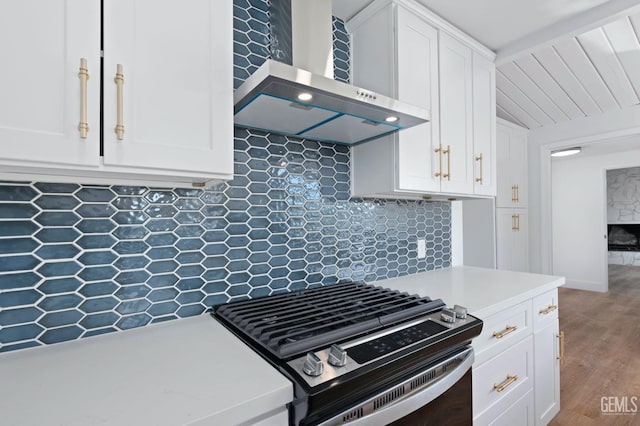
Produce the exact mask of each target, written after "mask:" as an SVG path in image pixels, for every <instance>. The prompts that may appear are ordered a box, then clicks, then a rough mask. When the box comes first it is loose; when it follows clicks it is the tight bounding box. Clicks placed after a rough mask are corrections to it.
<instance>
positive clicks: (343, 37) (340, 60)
mask: <svg viewBox="0 0 640 426" xmlns="http://www.w3.org/2000/svg"><path fill="white" fill-rule="evenodd" d="M350 72H351V36H350V35H349V33H348V32H347V28H346V27H345V25H344V21H343V20H342V19H340V18H338V17H337V16H334V17H333V78H334V79H336V80H338V81H342V82H344V83H349V82H350V81H351V78H350V76H351V74H350Z"/></svg>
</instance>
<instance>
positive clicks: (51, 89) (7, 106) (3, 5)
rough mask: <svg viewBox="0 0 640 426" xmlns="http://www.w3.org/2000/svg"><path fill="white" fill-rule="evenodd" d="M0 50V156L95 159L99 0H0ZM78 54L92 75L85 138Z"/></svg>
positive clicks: (73, 161) (9, 159)
mask: <svg viewBox="0 0 640 426" xmlns="http://www.w3.org/2000/svg"><path fill="white" fill-rule="evenodd" d="M0 55H1V56H2V61H3V65H2V67H0V93H1V95H0V160H2V162H3V163H5V164H7V163H10V164H18V165H19V164H23V163H22V162H23V161H28V162H36V163H40V164H42V165H44V163H47V164H55V165H57V166H58V167H60V166H63V165H65V164H66V165H88V166H98V164H99V160H100V158H99V153H100V146H99V144H100V136H99V134H100V122H99V117H100V103H99V102H100V1H99V0H66V1H65V0H21V1H2V2H0ZM80 58H85V59H87V69H88V74H89V77H90V78H89V80H88V81H87V92H86V95H87V96H86V105H87V118H88V119H87V121H88V125H89V132H88V134H87V137H86V139H83V138H81V137H80V131H79V130H78V124H79V123H80V112H81V101H83V100H82V99H81V80H80V78H79V69H80ZM14 160H15V161H14Z"/></svg>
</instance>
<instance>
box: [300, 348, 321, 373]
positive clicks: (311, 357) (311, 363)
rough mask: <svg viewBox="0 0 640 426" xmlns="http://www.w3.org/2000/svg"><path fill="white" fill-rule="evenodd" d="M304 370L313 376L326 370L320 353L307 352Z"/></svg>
mask: <svg viewBox="0 0 640 426" xmlns="http://www.w3.org/2000/svg"><path fill="white" fill-rule="evenodd" d="M302 371H304V374H306V375H307V376H311V377H316V376H319V375H321V374H322V372H323V371H324V364H323V363H322V360H321V359H320V358H318V355H316V354H314V353H313V352H308V353H307V359H306V360H305V361H304V365H303V366H302Z"/></svg>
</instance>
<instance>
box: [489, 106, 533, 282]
mask: <svg viewBox="0 0 640 426" xmlns="http://www.w3.org/2000/svg"><path fill="white" fill-rule="evenodd" d="M496 139H497V140H496V146H497V183H498V191H497V196H496V249H497V262H496V263H497V267H498V269H509V270H513V271H522V272H528V271H529V248H528V247H529V230H528V228H529V227H528V223H529V222H528V217H529V214H528V212H529V209H528V207H527V130H526V129H524V128H522V127H519V126H516V125H515V124H512V123H509V122H508V121H506V120H502V119H498V125H497V138H496Z"/></svg>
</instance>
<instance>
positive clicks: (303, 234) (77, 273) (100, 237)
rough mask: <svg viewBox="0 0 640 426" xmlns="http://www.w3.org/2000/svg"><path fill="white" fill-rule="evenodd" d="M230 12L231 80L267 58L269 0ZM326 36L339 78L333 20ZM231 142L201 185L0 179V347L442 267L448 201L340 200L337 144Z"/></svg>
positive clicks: (241, 136) (343, 171) (249, 134)
mask: <svg viewBox="0 0 640 426" xmlns="http://www.w3.org/2000/svg"><path fill="white" fill-rule="evenodd" d="M234 10H235V20H234V22H235V36H234V47H235V52H236V63H235V74H234V76H235V80H236V85H237V84H238V82H241V81H242V80H243V79H244V78H246V76H248V75H249V74H250V73H251V72H252V71H253V70H255V68H257V66H259V64H260V63H261V61H263V60H264V59H265V58H266V57H268V52H269V49H268V13H267V11H268V3H267V1H265V0H234ZM334 42H335V46H336V49H335V64H336V66H335V74H336V78H337V79H341V80H344V81H348V76H349V60H348V58H349V52H348V49H349V37H348V34H347V33H346V30H345V29H344V23H342V22H341V21H340V20H338V19H334ZM234 143H235V151H234V159H235V176H236V177H235V179H234V180H233V181H231V182H230V183H224V184H219V185H217V186H215V187H212V188H210V189H207V190H200V189H181V188H176V189H159V188H147V187H138V186H117V185H114V186H95V185H75V184H61V183H57V184H56V183H42V182H37V183H31V182H8V181H2V182H0V351H8V350H15V349H20V348H25V347H30V346H37V345H42V344H51V343H56V342H61V341H65V340H72V339H77V338H81V337H87V336H93V335H97V334H102V333H107V332H111V331H117V330H124V329H129V328H133V327H139V326H143V325H146V324H149V323H152V322H158V321H164V320H169V319H174V318H179V317H187V316H192V315H198V314H201V313H203V312H204V311H205V310H206V309H207V308H208V307H210V306H211V305H213V304H217V303H221V302H226V301H228V300H230V299H234V298H245V297H257V296H264V295H267V294H271V293H273V292H278V291H287V290H295V289H301V288H305V287H307V286H310V285H321V284H331V283H335V282H337V281H339V280H347V279H351V280H364V281H375V280H379V279H383V278H387V277H394V276H399V275H405V274H411V273H416V272H420V271H426V270H430V269H436V268H441V267H446V266H449V265H450V259H451V212H450V205H449V204H448V203H441V202H420V201H386V200H360V199H350V198H349V161H350V160H349V150H348V148H346V147H344V146H338V145H331V144H325V143H320V142H316V141H311V140H300V139H295V138H288V137H284V136H278V135H271V134H265V133H262V132H258V131H249V130H246V129H241V128H236V130H235V142H234ZM418 238H425V239H426V240H427V258H426V259H421V260H418V259H417V258H416V256H415V253H416V245H417V239H418Z"/></svg>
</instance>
